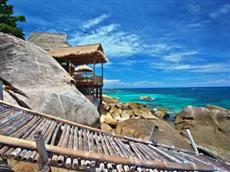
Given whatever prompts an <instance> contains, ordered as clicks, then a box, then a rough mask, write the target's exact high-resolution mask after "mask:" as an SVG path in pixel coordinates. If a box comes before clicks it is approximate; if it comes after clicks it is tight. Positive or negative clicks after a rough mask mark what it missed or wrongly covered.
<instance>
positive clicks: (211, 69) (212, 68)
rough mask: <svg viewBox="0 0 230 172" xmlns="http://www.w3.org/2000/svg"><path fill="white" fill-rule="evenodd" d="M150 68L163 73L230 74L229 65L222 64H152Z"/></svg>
mask: <svg viewBox="0 0 230 172" xmlns="http://www.w3.org/2000/svg"><path fill="white" fill-rule="evenodd" d="M152 66H153V68H154V69H160V70H165V71H188V72H196V73H226V72H230V64H222V63H207V64H202V65H198V64H197V65H192V64H176V63H173V64H167V63H158V64H156V63H153V64H152Z"/></svg>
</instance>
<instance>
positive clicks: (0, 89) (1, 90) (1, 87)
mask: <svg viewBox="0 0 230 172" xmlns="http://www.w3.org/2000/svg"><path fill="white" fill-rule="evenodd" d="M0 100H3V82H2V80H1V78H0Z"/></svg>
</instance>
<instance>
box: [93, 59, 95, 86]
mask: <svg viewBox="0 0 230 172" xmlns="http://www.w3.org/2000/svg"><path fill="white" fill-rule="evenodd" d="M94 83H95V57H93V84H94Z"/></svg>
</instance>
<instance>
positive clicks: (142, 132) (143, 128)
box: [116, 119, 192, 150]
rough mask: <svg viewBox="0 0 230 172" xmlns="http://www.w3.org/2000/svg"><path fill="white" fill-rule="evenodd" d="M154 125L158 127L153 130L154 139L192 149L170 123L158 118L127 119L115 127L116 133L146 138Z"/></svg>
mask: <svg viewBox="0 0 230 172" xmlns="http://www.w3.org/2000/svg"><path fill="white" fill-rule="evenodd" d="M155 126H157V128H159V129H158V130H157V131H155V132H154V135H153V136H154V141H156V142H158V143H161V144H166V145H170V146H175V147H177V148H182V149H188V150H192V149H191V146H190V145H189V143H188V142H187V141H186V140H185V139H184V138H183V137H182V136H181V135H180V134H179V133H178V132H177V131H176V130H175V129H174V128H173V127H172V126H171V125H169V124H168V123H167V122H165V121H163V120H160V119H157V120H146V119H129V120H126V121H123V122H119V123H118V124H117V127H116V133H117V134H120V135H126V136H130V137H136V138H141V139H143V140H147V139H148V138H149V136H150V134H151V131H152V130H153V128H154V127H155Z"/></svg>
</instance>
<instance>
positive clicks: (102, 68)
mask: <svg viewBox="0 0 230 172" xmlns="http://www.w3.org/2000/svg"><path fill="white" fill-rule="evenodd" d="M101 77H102V85H103V82H104V65H103V63H101Z"/></svg>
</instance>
